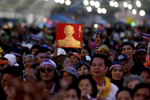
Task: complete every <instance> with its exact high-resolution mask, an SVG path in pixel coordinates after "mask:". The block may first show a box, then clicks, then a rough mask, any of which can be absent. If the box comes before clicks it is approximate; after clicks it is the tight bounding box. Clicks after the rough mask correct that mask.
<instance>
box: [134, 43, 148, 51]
mask: <svg viewBox="0 0 150 100" xmlns="http://www.w3.org/2000/svg"><path fill="white" fill-rule="evenodd" d="M135 49H136V50H138V49H146V48H145V46H144V44H138V45H137V46H136V47H135Z"/></svg>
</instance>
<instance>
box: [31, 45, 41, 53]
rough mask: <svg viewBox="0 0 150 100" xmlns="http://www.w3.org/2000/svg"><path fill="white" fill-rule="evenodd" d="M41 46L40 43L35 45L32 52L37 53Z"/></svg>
mask: <svg viewBox="0 0 150 100" xmlns="http://www.w3.org/2000/svg"><path fill="white" fill-rule="evenodd" d="M40 48H41V46H40V45H33V46H32V47H31V49H30V54H33V55H34V54H35V53H36V52H37V51H38V50H39V49H40Z"/></svg>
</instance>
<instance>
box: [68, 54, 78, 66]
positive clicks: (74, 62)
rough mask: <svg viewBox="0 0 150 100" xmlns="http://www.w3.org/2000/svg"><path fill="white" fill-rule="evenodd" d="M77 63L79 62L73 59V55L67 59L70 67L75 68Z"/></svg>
mask: <svg viewBox="0 0 150 100" xmlns="http://www.w3.org/2000/svg"><path fill="white" fill-rule="evenodd" d="M78 61H79V60H78V58H77V57H75V56H74V55H72V56H70V57H69V62H70V64H71V65H72V66H75V65H76V63H77V62H78Z"/></svg>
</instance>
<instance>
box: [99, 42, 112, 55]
mask: <svg viewBox="0 0 150 100" xmlns="http://www.w3.org/2000/svg"><path fill="white" fill-rule="evenodd" d="M102 49H105V50H106V51H107V52H108V53H109V52H110V49H109V48H108V46H106V45H105V44H104V45H101V46H100V47H99V48H98V50H97V51H100V50H102Z"/></svg>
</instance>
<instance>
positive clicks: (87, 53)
mask: <svg viewBox="0 0 150 100" xmlns="http://www.w3.org/2000/svg"><path fill="white" fill-rule="evenodd" d="M84 52H85V55H86V56H90V57H91V56H92V55H91V48H90V47H88V46H84Z"/></svg>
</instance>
